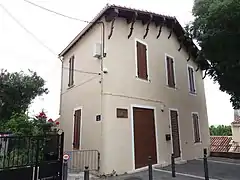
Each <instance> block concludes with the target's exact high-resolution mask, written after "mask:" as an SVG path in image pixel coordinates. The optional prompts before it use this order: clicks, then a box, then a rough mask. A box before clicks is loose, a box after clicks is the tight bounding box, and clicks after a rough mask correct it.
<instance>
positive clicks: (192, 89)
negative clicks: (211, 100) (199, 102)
mask: <svg viewBox="0 0 240 180" xmlns="http://www.w3.org/2000/svg"><path fill="white" fill-rule="evenodd" d="M188 86H189V92H190V93H193V94H195V93H196V86H195V77H194V70H193V67H191V66H188Z"/></svg>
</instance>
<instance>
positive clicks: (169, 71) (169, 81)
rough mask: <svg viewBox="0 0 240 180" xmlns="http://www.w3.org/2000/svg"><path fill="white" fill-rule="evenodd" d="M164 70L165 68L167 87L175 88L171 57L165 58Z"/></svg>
mask: <svg viewBox="0 0 240 180" xmlns="http://www.w3.org/2000/svg"><path fill="white" fill-rule="evenodd" d="M166 68H167V85H168V86H169V87H172V88H175V85H176V84H175V71H174V60H173V58H172V57H169V56H166Z"/></svg>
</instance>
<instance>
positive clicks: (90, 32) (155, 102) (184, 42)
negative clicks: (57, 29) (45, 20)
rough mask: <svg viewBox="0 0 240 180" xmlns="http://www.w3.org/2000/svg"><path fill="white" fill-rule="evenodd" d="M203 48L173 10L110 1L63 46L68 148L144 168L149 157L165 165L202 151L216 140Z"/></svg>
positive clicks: (107, 167) (106, 167)
mask: <svg viewBox="0 0 240 180" xmlns="http://www.w3.org/2000/svg"><path fill="white" fill-rule="evenodd" d="M99 21H102V22H104V25H105V29H104V34H105V38H104V44H103V43H101V41H102V36H103V35H102V34H103V32H102V23H97V22H99ZM94 47H95V48H94ZM102 47H104V49H105V50H104V52H102V51H101V50H102V49H103V48H102ZM197 52H198V49H197V47H196V46H195V45H194V43H193V42H192V40H191V39H189V38H187V37H186V36H185V34H184V30H183V28H182V27H181V25H180V24H179V22H178V21H177V20H176V18H174V17H169V16H163V15H159V14H155V13H150V12H147V11H140V10H135V9H129V8H125V7H119V6H115V5H112V6H107V7H106V8H104V9H103V10H102V11H101V12H100V13H99V14H98V15H97V16H96V18H95V19H94V20H93V22H91V23H89V24H88V26H87V27H86V28H85V29H84V30H83V31H82V32H80V34H78V35H77V36H76V38H75V39H74V40H73V41H72V42H71V43H70V44H69V45H68V46H67V47H66V48H65V49H64V50H63V51H62V52H61V53H60V57H62V65H63V66H62V67H63V68H62V69H63V70H62V86H61V105H60V115H61V122H60V123H61V128H63V130H64V131H65V150H72V149H97V150H99V152H100V172H101V173H106V174H107V173H111V172H112V171H113V170H115V171H116V172H117V173H118V174H119V173H124V172H129V171H133V170H135V169H138V168H142V167H144V166H146V165H147V164H148V156H151V157H152V162H153V163H154V164H161V165H167V164H169V163H170V157H171V154H172V153H174V155H175V157H176V160H177V161H181V160H190V159H195V158H200V157H202V156H203V148H206V147H207V148H209V145H210V140H209V129H208V116H207V110H206V100H205V90H204V83H203V80H202V78H203V76H204V75H203V71H202V70H204V67H205V65H206V64H207V62H206V61H198V60H197V59H196V57H197ZM105 53H106V54H105ZM93 54H94V55H93ZM102 55H103V56H102ZM105 55H106V56H105ZM102 59H103V60H102ZM101 72H104V73H101Z"/></svg>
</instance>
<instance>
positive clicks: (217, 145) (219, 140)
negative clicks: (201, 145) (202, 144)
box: [210, 136, 232, 152]
mask: <svg viewBox="0 0 240 180" xmlns="http://www.w3.org/2000/svg"><path fill="white" fill-rule="evenodd" d="M231 141H232V137H231V136H211V137H210V142H211V144H210V151H211V152H228V151H229V149H230V148H231V146H232V145H231Z"/></svg>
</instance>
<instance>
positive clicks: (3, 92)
mask: <svg viewBox="0 0 240 180" xmlns="http://www.w3.org/2000/svg"><path fill="white" fill-rule="evenodd" d="M44 84H45V81H44V80H43V79H42V78H41V77H40V76H38V75H37V73H36V72H32V71H29V74H25V73H23V72H22V71H21V72H14V73H10V72H8V71H6V70H1V71H0V121H7V120H9V119H10V118H11V116H12V115H13V114H19V113H25V112H26V110H27V109H28V106H29V105H30V104H31V102H32V101H33V100H34V99H35V98H36V97H37V96H40V95H42V94H44V93H47V92H48V90H47V89H46V88H44Z"/></svg>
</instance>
